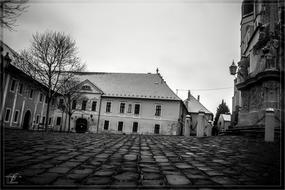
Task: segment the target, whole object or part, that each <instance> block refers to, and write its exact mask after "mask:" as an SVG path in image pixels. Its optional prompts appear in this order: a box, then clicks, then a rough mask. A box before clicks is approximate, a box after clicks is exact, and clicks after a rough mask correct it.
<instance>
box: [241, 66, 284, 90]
mask: <svg viewBox="0 0 285 190" xmlns="http://www.w3.org/2000/svg"><path fill="white" fill-rule="evenodd" d="M280 77H281V72H280V71H278V70H265V71H263V72H260V73H258V74H257V75H255V76H254V77H251V78H248V79H247V80H246V81H244V82H241V83H238V84H236V87H237V89H238V90H243V89H246V88H248V87H250V86H251V85H254V84H256V83H258V82H260V81H263V80H268V79H272V80H277V81H279V80H280Z"/></svg>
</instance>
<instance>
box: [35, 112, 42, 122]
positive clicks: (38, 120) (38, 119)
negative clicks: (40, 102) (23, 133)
mask: <svg viewBox="0 0 285 190" xmlns="http://www.w3.org/2000/svg"><path fill="white" fill-rule="evenodd" d="M40 119H41V117H40V115H39V114H37V115H36V124H39V122H40Z"/></svg>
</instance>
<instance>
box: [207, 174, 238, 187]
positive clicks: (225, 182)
mask: <svg viewBox="0 0 285 190" xmlns="http://www.w3.org/2000/svg"><path fill="white" fill-rule="evenodd" d="M211 180H212V181H214V182H216V183H218V184H222V185H234V184H236V182H235V181H234V180H233V179H231V178H228V177H222V176H217V177H212V178H211Z"/></svg>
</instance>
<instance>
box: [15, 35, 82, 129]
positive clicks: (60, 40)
mask: <svg viewBox="0 0 285 190" xmlns="http://www.w3.org/2000/svg"><path fill="white" fill-rule="evenodd" d="M77 54H78V51H77V47H76V43H75V41H74V40H72V39H71V37H70V36H68V35H65V34H64V33H61V32H52V31H47V32H45V33H43V34H40V33H36V34H35V35H33V42H32V45H31V47H30V48H29V49H28V50H24V51H22V52H21V53H20V55H19V56H18V58H17V61H16V62H17V64H18V67H20V68H21V69H22V70H23V71H25V72H26V73H27V74H28V75H30V76H31V77H33V78H34V79H35V80H37V81H39V82H41V83H42V84H43V85H45V86H46V87H47V88H48V95H47V98H48V106H47V107H48V111H47V116H46V118H49V117H48V112H49V105H50V101H51V99H52V98H54V96H55V95H56V94H57V93H58V92H60V91H62V88H63V87H64V86H65V84H66V83H68V82H70V81H73V76H74V72H78V71H82V70H83V69H84V68H85V66H84V65H83V64H82V63H81V62H80V58H79V57H78V55H77ZM73 82H74V81H73ZM46 127H47V123H46Z"/></svg>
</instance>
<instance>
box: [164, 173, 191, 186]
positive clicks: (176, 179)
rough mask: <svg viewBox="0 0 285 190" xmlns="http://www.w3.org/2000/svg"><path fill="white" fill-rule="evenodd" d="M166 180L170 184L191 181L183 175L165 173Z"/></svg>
mask: <svg viewBox="0 0 285 190" xmlns="http://www.w3.org/2000/svg"><path fill="white" fill-rule="evenodd" d="M166 179H167V182H168V183H169V184H170V185H188V184H191V181H190V180H189V179H187V178H186V177H185V176H183V175H166Z"/></svg>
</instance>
